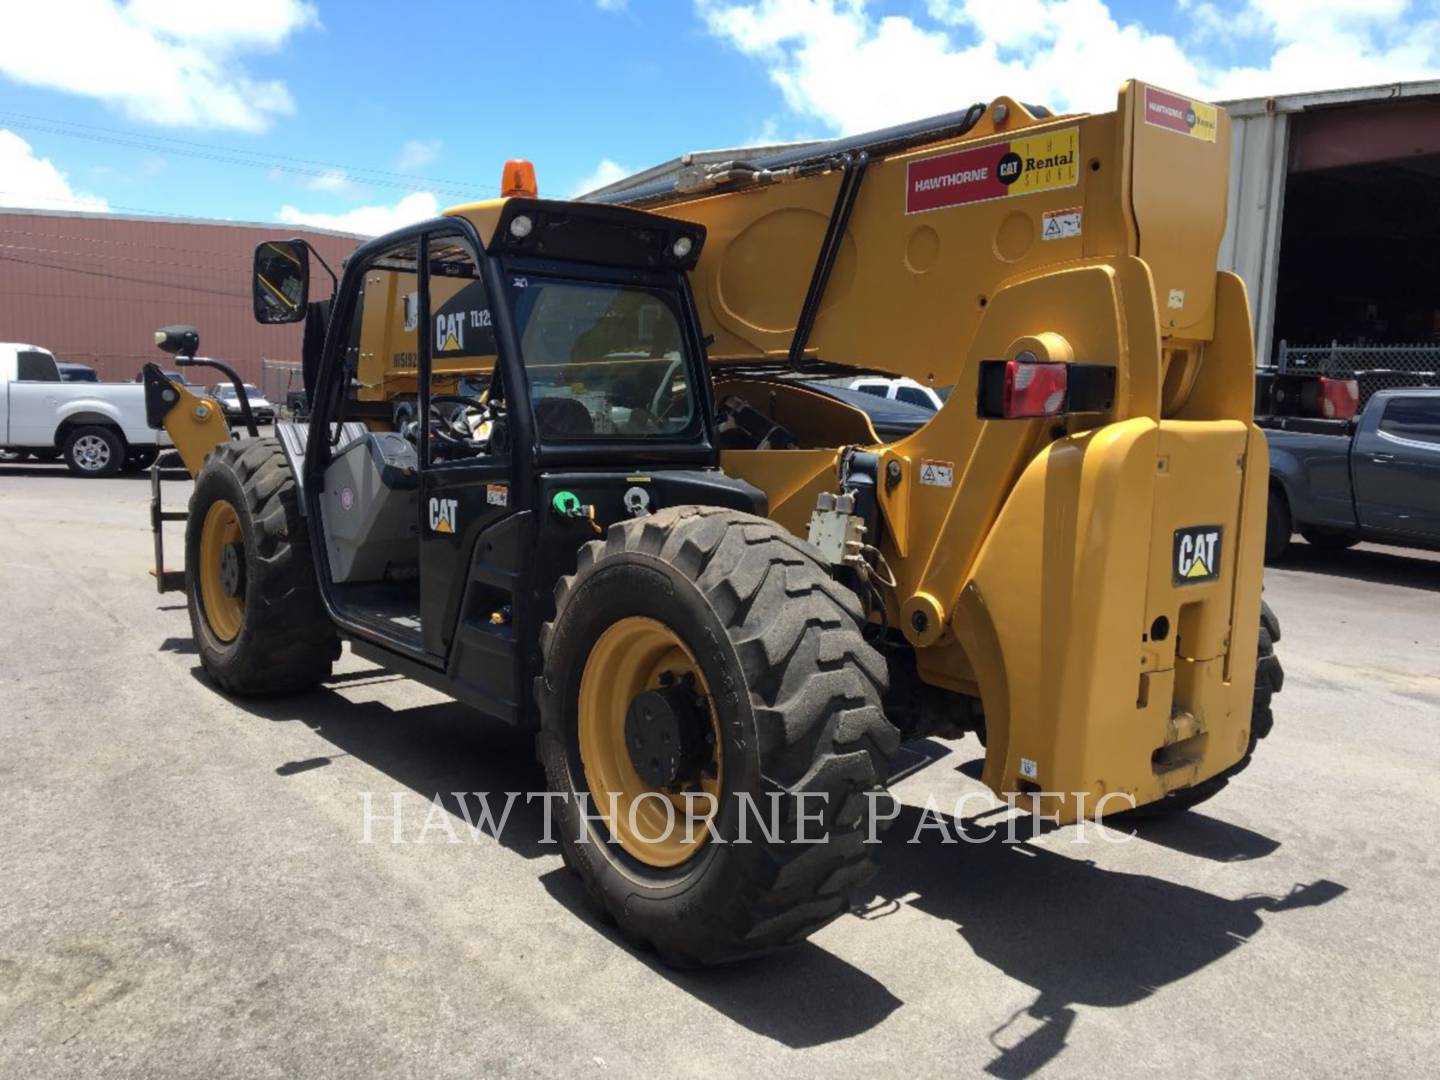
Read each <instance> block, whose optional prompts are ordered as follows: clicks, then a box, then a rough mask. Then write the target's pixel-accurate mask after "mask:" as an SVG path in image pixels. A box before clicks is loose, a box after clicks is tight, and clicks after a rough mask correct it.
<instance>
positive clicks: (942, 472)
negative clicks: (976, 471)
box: [920, 461, 955, 487]
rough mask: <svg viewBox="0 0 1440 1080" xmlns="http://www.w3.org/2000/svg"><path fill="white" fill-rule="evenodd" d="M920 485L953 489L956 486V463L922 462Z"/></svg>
mask: <svg viewBox="0 0 1440 1080" xmlns="http://www.w3.org/2000/svg"><path fill="white" fill-rule="evenodd" d="M920 483H922V484H929V485H930V486H931V487H953V486H954V485H955V463H954V462H953V461H922V462H920Z"/></svg>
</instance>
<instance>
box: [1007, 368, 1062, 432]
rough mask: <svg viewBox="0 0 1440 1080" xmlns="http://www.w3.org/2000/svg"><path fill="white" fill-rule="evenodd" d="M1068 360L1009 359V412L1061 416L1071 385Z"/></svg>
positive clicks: (1015, 416) (1024, 414)
mask: <svg viewBox="0 0 1440 1080" xmlns="http://www.w3.org/2000/svg"><path fill="white" fill-rule="evenodd" d="M1068 367H1069V365H1068V364H1030V363H1026V362H1024V361H1022V360H1007V361H1006V362H1005V398H1004V401H1005V406H1004V411H1005V416H1006V417H1007V418H1011V419H1015V418H1019V417H1025V416H1059V415H1060V414H1061V413H1063V412H1064V411H1065V397H1066V392H1067V391H1068V389H1069V378H1068V375H1067V371H1066V369H1067V368H1068Z"/></svg>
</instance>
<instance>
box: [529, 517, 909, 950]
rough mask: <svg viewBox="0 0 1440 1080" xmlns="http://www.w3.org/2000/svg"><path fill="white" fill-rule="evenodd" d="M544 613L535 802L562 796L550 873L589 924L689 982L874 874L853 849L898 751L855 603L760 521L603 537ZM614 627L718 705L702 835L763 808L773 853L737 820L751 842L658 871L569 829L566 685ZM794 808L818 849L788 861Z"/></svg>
mask: <svg viewBox="0 0 1440 1080" xmlns="http://www.w3.org/2000/svg"><path fill="white" fill-rule="evenodd" d="M555 595H556V614H555V620H554V621H553V622H552V623H549V624H547V625H546V626H545V627H544V628H543V630H542V633H541V648H542V651H543V654H544V659H545V668H544V671H545V674H544V675H543V676H542V677H541V678H539V679H537V680H536V690H537V697H538V699H539V702H540V716H541V730H540V735H539V738H538V740H537V747H538V750H539V754H540V758H541V761H542V763H543V764H544V766H545V771H546V775H547V778H548V781H549V786H550V790H551V791H552V792H559V793H563V794H564V795H565V796H566V798H565V799H564V800H563V802H562V801H561V800H559V799H556V800H553V801H554V802H555V803H557V804H559V805H558V807H557V813H556V818H557V820H558V823H559V830H558V831H559V836H560V842H561V851H562V853H563V854H564V857H565V862H566V864H567V865H569V867H570V868H571V869H572V870H573V871H575V872H576V873H577V874H578V875H579V877H580V879H581V880H582V881H583V882H584V886H585V890H586V893H587V895H588V896H589V898H590V900H591V901H592V902H593V903H594V904H595V906H596V907H597V908H598V909H599V911H600V912H601V913H602V915H603V916H605V917H608V918H609V919H612V920H614V921H615V922H616V923H617V924H618V925H619V926H620V928H621V930H622V931H623V932H624V933H625V935H626V936H627V937H628V938H629V939H630V940H632V941H635V942H638V943H643V944H647V945H649V946H651V947H653V948H654V949H655V950H656V951H657V952H658V953H659V955H660V957H661V958H662V960H664V961H665V962H666V963H669V964H671V965H673V966H678V967H693V966H698V965H705V964H718V963H726V962H730V961H735V960H741V959H744V958H747V957H751V956H756V955H759V954H762V953H765V952H769V951H771V950H774V949H777V948H780V947H782V946H786V945H791V944H795V943H797V942H799V941H802V940H803V939H804V938H805V937H807V936H808V935H809V934H811V933H813V932H814V931H816V930H818V929H819V928H820V927H822V926H824V925H825V924H826V923H828V922H830V921H831V920H832V919H834V918H835V917H836V916H837V915H840V914H841V913H842V912H844V911H845V910H847V908H848V906H849V898H850V893H851V891H852V890H853V889H854V888H856V887H857V886H859V885H861V884H862V883H863V882H865V881H867V880H868V879H869V878H870V877H871V875H872V874H873V873H874V872H875V853H876V849H877V847H878V845H876V844H870V843H867V842H866V840H867V838H868V837H869V835H870V830H871V826H872V822H873V823H874V824H875V825H877V826H880V825H883V820H884V818H885V817H886V816H887V815H888V808H889V807H891V806H892V805H893V804H892V803H891V802H890V797H889V795H888V794H887V793H886V792H885V790H884V781H885V777H886V776H887V775H888V773H889V768H888V763H889V760H890V758H891V757H892V755H893V754H894V753H895V751H896V750H897V749H898V746H899V740H900V734H899V732H898V731H897V730H896V729H895V728H894V727H893V726H891V724H890V723H889V722H888V721H887V720H886V719H885V716H884V713H883V711H882V709H881V705H880V701H881V696H882V694H883V692H884V689H885V683H886V668H885V662H884V660H883V659H882V658H881V657H880V655H879V654H878V653H877V652H876V651H875V650H874V649H872V648H871V647H870V646H869V645H868V644H866V642H865V640H864V638H863V637H862V636H861V633H860V631H861V627H862V626H863V625H864V614H863V612H862V609H861V606H860V603H859V601H858V599H857V598H856V597H855V596H854V595H853V593H851V592H850V590H848V589H846V588H844V587H843V586H841V585H839V584H838V583H837V582H835V581H834V580H833V579H832V578H831V577H830V576H829V574H828V572H827V570H826V567H825V566H824V565H823V564H822V563H821V562H820V560H819V559H818V557H817V554H816V552H815V551H814V549H812V548H811V547H809V546H808V545H806V544H803V543H802V542H800V541H799V540H797V539H796V538H795V537H793V536H792V535H790V534H789V533H788V532H786V531H785V530H784V529H782V528H781V527H780V526H779V525H777V524H775V523H774V522H773V521H768V520H766V519H764V518H759V517H755V516H753V515H750V514H745V513H740V512H738V511H733V510H721V509H716V508H712V507H695V506H684V507H672V508H668V509H666V510H662V511H660V512H659V513H657V514H653V515H651V516H648V517H643V518H638V519H632V520H628V521H624V522H621V523H618V524H616V525H612V526H611V527H610V531H609V533H608V535H607V537H606V539H605V540H604V541H603V542H602V541H595V542H592V543H590V544H588V545H586V546H585V547H584V548H583V549H581V551H580V556H579V560H578V569H577V572H576V573H575V574H574V575H573V576H571V577H566V578H564V579H562V580H561V581H560V583H559V584H558V585H557V587H556V592H555ZM629 615H642V616H649V617H651V618H657V619H660V620H661V621H663V622H664V623H666V625H668V626H669V627H670V628H671V629H672V630H674V631H675V632H677V633H678V634H679V635H680V636H681V638H682V639H683V640H684V641H685V642H686V644H687V645H688V646H689V647H690V649H691V650H692V652H693V653H694V654H695V657H696V659H697V662H698V663H699V664H700V667H701V670H702V671H703V673H704V675H705V678H706V681H707V683H708V684H709V685H710V686H711V687H726V688H728V693H720V692H717V693H715V694H714V700H715V703H716V707H717V710H718V713H719V718H720V727H721V730H722V740H723V743H724V748H725V758H724V782H723V783H724V790H723V793H722V803H721V808H720V811H719V813H718V814H717V815H716V818H715V824H716V828H717V830H718V835H719V836H720V837H723V838H725V839H726V840H727V841H728V840H729V839H731V838H733V837H734V836H735V835H736V827H737V822H738V818H739V807H738V802H737V800H738V797H739V794H740V793H741V792H744V793H747V794H748V795H749V796H750V797H752V798H754V799H755V800H756V803H757V805H759V806H761V807H762V808H768V807H769V806H770V803H769V801H768V800H769V799H770V795H769V794H768V793H769V792H776V793H778V794H777V796H776V798H777V801H778V803H779V805H780V806H781V807H782V811H781V812H780V814H779V816H780V817H781V819H782V820H783V821H784V825H783V826H782V828H781V829H779V830H777V832H778V836H777V838H776V840H775V841H774V842H770V840H769V839H768V838H767V837H766V836H765V834H764V832H763V831H760V836H758V837H756V836H755V832H756V831H757V827H756V825H755V823H754V821H753V816H752V818H751V819H750V825H749V828H748V829H747V834H748V835H749V836H750V838H751V840H752V842H750V843H747V844H743V845H741V844H734V843H728V842H727V843H716V842H715V841H713V840H712V841H710V842H708V843H706V844H705V845H703V846H702V847H701V849H700V852H699V853H698V854H697V855H695V856H693V857H692V858H691V859H690V860H689V861H688V862H686V863H683V864H681V865H680V866H678V867H676V868H674V869H672V870H668V871H662V870H656V869H655V868H653V867H648V866H645V865H644V864H642V863H640V862H638V861H636V860H634V859H632V858H630V857H629V855H627V854H626V853H625V852H624V851H623V850H622V849H621V848H620V847H619V846H618V845H616V844H613V843H607V842H605V841H606V839H607V836H606V829H605V826H604V824H603V822H601V821H599V820H595V819H592V821H591V822H590V823H589V824H587V823H586V821H585V820H584V819H583V818H582V816H581V814H580V812H579V810H578V807H577V801H576V796H577V795H578V794H580V793H583V792H586V791H587V788H586V785H585V778H584V771H583V767H582V766H581V764H580V760H579V750H578V736H577V725H578V720H577V711H578V704H577V703H578V694H579V685H580V678H581V675H582V673H583V671H584V669H585V663H586V660H587V658H588V657H589V655H590V651H591V649H592V648H593V646H594V644H595V641H596V639H597V638H598V637H599V635H600V633H601V632H602V631H603V630H604V629H605V628H607V627H608V626H610V625H612V624H613V623H614V622H615V621H616V620H618V619H620V618H623V617H625V616H629ZM802 793H803V794H804V795H805V797H806V799H808V800H810V801H808V802H807V803H806V804H805V805H806V809H807V813H808V814H809V815H810V821H811V825H810V827H809V832H810V834H811V835H812V836H813V835H815V834H816V833H821V834H822V835H824V836H825V837H826V841H825V842H823V843H808V844H799V843H794V842H788V843H787V837H789V838H793V837H794V836H795V832H794V829H795V811H796V807H797V804H798V803H799V801H800V799H799V797H800V796H801V795H802ZM817 793H818V795H819V796H820V797H819V798H817V797H816V794H817ZM816 802H823V805H824V811H823V814H822V815H821V819H822V820H821V821H820V822H819V824H818V825H817V824H815V822H816V817H815V813H816V811H815V804H816ZM587 829H588V830H589V832H588V833H585V832H582V830H587ZM582 835H586V836H588V837H591V838H593V839H592V840H589V841H588V842H587V841H582V840H581V839H580V838H581V836H582Z"/></svg>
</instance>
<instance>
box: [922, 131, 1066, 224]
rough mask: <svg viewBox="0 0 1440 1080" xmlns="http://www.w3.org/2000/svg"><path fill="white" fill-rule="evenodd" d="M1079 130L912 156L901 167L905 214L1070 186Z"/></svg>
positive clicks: (1052, 132)
mask: <svg viewBox="0 0 1440 1080" xmlns="http://www.w3.org/2000/svg"><path fill="white" fill-rule="evenodd" d="M1079 158H1080V129H1079V128H1065V129H1064V130H1063V131H1047V132H1046V133H1045V134H1043V135H1032V136H1030V137H1029V138H1025V139H1012V140H1011V141H1010V142H1002V143H993V144H991V145H990V146H980V147H977V148H976V149H974V150H956V151H953V152H952V153H949V154H940V155H939V156H937V157H932V158H922V159H920V160H919V161H912V162H910V163H909V165H907V166H906V172H905V213H907V214H921V213H924V212H925V211H927V210H943V209H945V208H946V207H950V206H964V205H965V204H967V203H976V202H989V201H990V200H991V199H1007V198H1010V197H1012V196H1015V195H1034V194H1036V193H1037V192H1041V191H1054V190H1056V189H1059V188H1068V187H1074V186H1075V184H1076V181H1077V180H1078V178H1079V175H1080V174H1079V169H1078V168H1077V162H1078V161H1079Z"/></svg>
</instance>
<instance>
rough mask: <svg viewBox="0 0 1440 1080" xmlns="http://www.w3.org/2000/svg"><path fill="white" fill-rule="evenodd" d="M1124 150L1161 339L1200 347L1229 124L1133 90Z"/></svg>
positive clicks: (1205, 331) (1219, 114)
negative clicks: (1126, 150) (1127, 144)
mask: <svg viewBox="0 0 1440 1080" xmlns="http://www.w3.org/2000/svg"><path fill="white" fill-rule="evenodd" d="M1122 106H1123V107H1124V108H1125V109H1126V112H1127V113H1128V117H1127V122H1128V123H1129V125H1130V130H1131V137H1130V142H1131V144H1132V149H1131V187H1130V199H1131V205H1132V207H1133V210H1134V215H1135V227H1136V231H1137V233H1138V239H1139V248H1138V254H1139V255H1140V257H1141V258H1142V259H1144V260H1145V261H1146V263H1147V264H1149V266H1150V270H1151V273H1153V274H1154V275H1155V300H1156V303H1157V305H1158V306H1159V308H1160V325H1161V328H1162V330H1163V332H1164V333H1165V335H1166V336H1167V337H1170V336H1174V337H1183V338H1192V339H1201V340H1204V339H1207V338H1209V337H1210V334H1211V331H1212V327H1213V325H1214V313H1215V267H1216V265H1217V260H1218V259H1219V254H1220V241H1221V239H1222V238H1223V237H1224V234H1225V210H1226V200H1227V198H1228V191H1229V172H1230V117H1229V116H1228V115H1227V114H1226V113H1225V110H1223V109H1217V108H1216V107H1215V106H1214V105H1207V104H1205V103H1204V102H1201V101H1195V100H1194V99H1192V98H1187V97H1182V96H1180V95H1177V94H1172V93H1170V92H1168V91H1165V90H1161V89H1160V88H1159V87H1155V86H1147V85H1145V84H1142V83H1135V84H1132V85H1131V86H1130V87H1128V88H1127V89H1126V91H1125V94H1124V96H1123V98H1122Z"/></svg>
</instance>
